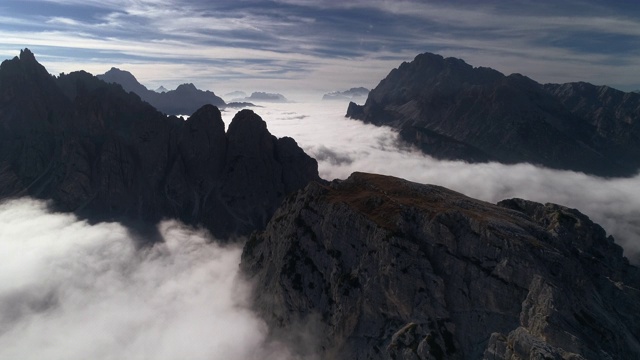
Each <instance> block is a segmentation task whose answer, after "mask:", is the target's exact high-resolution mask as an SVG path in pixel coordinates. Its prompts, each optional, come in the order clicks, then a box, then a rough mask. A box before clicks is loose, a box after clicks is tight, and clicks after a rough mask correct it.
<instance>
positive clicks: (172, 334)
mask: <svg viewBox="0 0 640 360" xmlns="http://www.w3.org/2000/svg"><path fill="white" fill-rule="evenodd" d="M260 105H261V106H262V107H256V108H254V111H256V113H258V114H259V115H260V116H262V118H263V119H264V120H265V121H266V122H267V126H268V128H269V130H270V131H271V132H272V133H273V134H274V135H276V136H279V137H281V136H291V137H293V138H294V139H296V141H297V142H298V143H299V144H300V146H301V147H303V148H304V149H305V151H307V153H309V154H310V155H311V156H314V157H315V158H316V159H318V163H319V168H320V174H321V176H322V177H323V178H325V179H329V180H331V179H335V178H346V177H348V176H349V175H350V174H351V173H352V172H354V171H366V172H375V173H381V174H388V175H394V176H398V177H402V178H406V179H409V180H412V181H416V182H420V183H430V184H437V185H441V186H445V187H448V188H451V189H453V190H456V191H459V192H462V193H464V194H466V195H469V196H472V197H475V198H479V199H482V200H485V201H489V202H492V203H495V202H497V201H499V200H502V199H506V198H512V197H521V198H526V199H530V200H535V201H539V202H554V203H558V204H562V205H566V206H569V207H574V208H577V209H579V210H580V211H582V212H583V213H585V214H587V215H588V216H590V217H591V218H592V219H593V220H594V221H596V222H598V223H600V224H601V225H602V226H603V227H604V228H605V229H606V230H607V232H609V233H610V234H613V235H614V236H615V238H616V241H617V242H618V243H619V244H621V245H622V246H623V247H624V249H625V254H626V255H627V256H628V257H630V258H631V259H632V260H634V261H635V262H636V263H637V262H638V261H637V259H638V254H640V243H639V241H638V239H640V177H634V178H628V179H603V178H598V177H593V176H588V175H585V174H581V173H575V172H567V171H557V170H549V169H544V168H540V167H536V166H533V165H529V164H521V165H511V166H510V165H501V164H496V163H489V164H466V163H464V162H456V161H438V160H435V159H433V158H430V157H428V156H425V155H423V154H421V153H420V152H418V151H416V150H415V149H413V148H411V147H410V146H407V145H406V144H401V143H399V142H398V141H397V137H396V134H395V133H394V132H393V130H391V129H389V128H385V127H375V126H371V125H365V124H363V123H361V122H358V121H354V120H349V119H346V118H345V117H344V113H345V111H346V106H347V104H346V103H341V102H316V103H308V102H307V103H286V104H260ZM234 114H235V110H233V111H226V112H224V113H223V118H224V120H225V122H226V123H227V124H228V123H229V122H230V121H231V118H232V117H233V115H234ZM158 230H159V233H160V235H161V237H162V240H163V241H162V242H161V243H157V244H155V245H154V246H152V247H143V248H139V247H136V239H135V238H134V235H132V234H131V232H130V231H128V230H127V228H125V227H123V226H122V225H120V224H117V223H98V224H93V225H92V224H89V223H87V222H86V221H83V220H79V219H78V218H76V217H75V216H74V215H72V214H60V213H51V212H49V211H48V210H47V206H46V203H44V202H42V201H37V200H31V199H19V200H14V201H5V202H3V203H0V359H89V358H90V359H114V360H115V359H212V360H216V359H220V360H222V359H227V360H241V359H250V360H252V359H292V356H291V355H290V351H289V350H288V348H287V346H285V345H284V344H282V343H278V342H274V341H272V340H269V339H268V329H267V327H266V325H265V323H264V322H263V321H262V320H261V319H260V318H259V317H258V316H257V315H256V314H255V313H254V312H253V311H252V310H251V304H250V299H251V291H252V286H251V283H250V282H249V281H247V280H246V279H244V278H243V277H242V274H241V273H240V271H239V263H240V256H241V251H242V249H241V244H235V245H222V244H220V243H218V242H217V241H216V240H215V239H212V238H211V237H210V235H209V234H207V233H206V232H205V231H203V230H199V229H194V228H190V227H186V226H184V225H182V224H180V223H179V222H176V221H164V222H162V223H160V224H159V225H158Z"/></svg>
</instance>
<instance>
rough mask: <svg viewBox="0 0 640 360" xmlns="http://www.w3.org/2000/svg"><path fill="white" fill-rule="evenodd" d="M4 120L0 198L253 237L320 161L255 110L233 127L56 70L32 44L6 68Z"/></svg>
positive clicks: (0, 79) (214, 112) (0, 99)
mask: <svg viewBox="0 0 640 360" xmlns="http://www.w3.org/2000/svg"><path fill="white" fill-rule="evenodd" d="M192 90H193V88H191V87H189V86H185V89H184V91H192ZM0 130H1V131H0V198H9V197H17V196H24V195H30V196H34V197H38V198H42V199H51V200H53V203H54V206H55V208H56V209H59V210H63V211H75V212H77V213H79V214H81V215H83V216H87V217H89V218H91V219H96V220H111V219H115V220H126V221H142V222H147V223H148V222H156V221H158V220H160V219H162V218H167V217H168V218H177V219H181V220H182V221H185V222H186V223H188V224H201V225H204V226H206V227H207V228H208V229H209V230H210V231H211V232H212V233H213V234H214V235H216V236H218V237H221V238H228V237H230V236H233V235H246V234H249V233H250V232H251V231H253V230H255V229H259V228H262V227H263V226H264V225H265V224H266V222H267V220H268V219H269V217H270V215H271V214H272V213H273V211H274V209H275V208H276V207H277V206H278V204H279V203H280V201H281V199H282V198H283V197H284V196H285V195H286V194H288V193H290V192H292V191H295V190H297V189H300V188H302V187H304V185H305V184H306V183H307V182H308V181H309V180H319V177H318V172H317V163H316V161H315V160H314V159H312V158H310V157H309V156H307V155H306V154H305V153H304V152H303V151H302V150H301V149H300V148H299V147H298V146H297V145H296V143H295V141H294V140H292V139H290V138H281V139H277V138H275V137H274V136H272V135H271V134H270V133H269V132H268V130H267V128H266V125H265V123H264V121H262V120H261V119H260V117H259V116H258V115H256V114H254V113H253V112H251V111H241V112H239V113H238V114H237V115H236V116H235V117H234V119H233V121H232V122H231V124H230V125H229V130H228V131H227V132H226V133H225V127H224V123H223V121H222V118H221V116H220V111H219V110H218V108H216V107H215V106H212V105H205V106H203V107H201V108H200V109H198V110H197V111H196V112H195V113H193V115H192V116H191V117H190V118H189V119H188V120H187V121H183V120H181V119H178V118H176V117H175V116H166V115H164V114H162V113H161V112H159V111H157V110H156V109H155V108H153V107H152V106H151V105H149V104H148V103H146V102H143V101H142V100H141V99H140V97H139V96H138V95H136V94H134V93H127V92H125V91H123V89H122V87H121V86H120V85H115V84H107V83H105V82H103V81H101V80H99V79H98V78H96V77H94V76H92V75H90V74H88V73H86V72H74V73H71V74H68V75H61V76H60V77H58V78H55V77H53V76H51V75H49V74H48V73H47V71H46V70H45V69H44V67H42V66H41V65H40V64H38V63H37V62H36V60H35V58H34V56H33V54H32V53H31V52H29V51H28V50H26V49H25V50H24V51H23V52H22V53H21V55H20V58H18V57H16V58H14V59H12V60H7V61H4V62H3V63H2V65H1V66H0Z"/></svg>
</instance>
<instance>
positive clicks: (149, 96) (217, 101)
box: [97, 68, 225, 115]
mask: <svg viewBox="0 0 640 360" xmlns="http://www.w3.org/2000/svg"><path fill="white" fill-rule="evenodd" d="M97 77H98V78H99V79H101V80H104V81H106V82H108V83H114V84H119V85H120V86H122V88H123V89H124V90H126V91H130V92H134V93H135V94H136V95H138V96H140V98H141V99H142V100H144V101H146V102H148V103H149V104H151V105H153V107H155V108H156V109H158V110H160V111H162V112H164V113H166V114H170V115H188V114H192V113H193V112H195V111H196V110H198V109H199V108H200V107H202V106H204V105H214V106H217V107H223V106H225V102H224V100H222V98H220V97H219V96H217V95H216V94H215V93H213V92H211V91H208V90H207V91H203V90H199V89H198V88H196V87H195V85H193V84H182V85H180V86H178V87H177V88H176V89H175V90H170V91H164V92H156V91H153V90H149V89H147V88H146V87H145V86H144V85H142V84H140V83H139V82H138V80H137V79H136V78H135V77H134V76H133V74H131V73H130V72H128V71H124V70H120V69H117V68H111V70H109V71H107V72H106V73H104V74H102V75H98V76H97Z"/></svg>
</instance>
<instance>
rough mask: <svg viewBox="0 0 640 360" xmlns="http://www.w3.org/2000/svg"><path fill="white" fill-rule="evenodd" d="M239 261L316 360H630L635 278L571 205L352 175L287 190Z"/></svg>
mask: <svg viewBox="0 0 640 360" xmlns="http://www.w3.org/2000/svg"><path fill="white" fill-rule="evenodd" d="M241 267H242V269H243V271H244V272H245V274H247V276H248V277H249V278H251V279H253V281H255V284H256V290H255V306H256V309H257V310H258V311H259V312H260V313H261V314H262V315H263V317H264V318H265V320H266V321H267V323H268V324H270V325H271V327H272V328H273V329H275V330H274V336H277V334H282V333H286V332H287V329H292V324H299V323H301V322H304V321H305V319H307V318H309V317H315V318H318V319H320V320H321V321H320V325H319V326H317V332H316V334H315V335H316V337H317V339H318V341H317V344H316V346H315V347H311V348H308V349H301V350H300V352H301V354H302V355H305V354H306V355H309V354H316V355H319V356H320V357H321V358H325V359H482V358H486V359H556V358H557V359H581V358H585V359H606V358H611V359H635V358H637V357H638V356H640V338H639V337H638V334H640V315H639V314H640V291H639V290H638V289H639V288H640V277H639V276H638V274H637V269H636V268H635V267H633V266H631V265H629V263H628V262H627V259H626V258H624V257H623V256H622V249H621V248H620V247H619V246H618V245H616V244H615V243H614V241H613V239H612V238H611V237H609V236H607V235H606V233H605V231H604V230H603V229H602V228H601V227H600V226H598V225H597V224H594V223H593V222H592V221H591V220H589V218H588V217H586V216H585V215H583V214H581V213H580V212H578V211H577V210H574V209H569V208H566V207H562V206H559V205H554V204H546V205H544V204H538V203H534V202H529V201H526V200H521V199H512V200H507V201H503V202H501V203H499V204H498V205H493V204H489V203H486V202H482V201H479V200H475V199H471V198H469V197H466V196H464V195H462V194H459V193H456V192H454V191H451V190H448V189H445V188H442V187H438V186H433V185H421V184H416V183H411V182H408V181H405V180H401V179H398V178H393V177H388V176H382V175H373V174H364V173H354V174H353V175H351V177H349V178H348V179H347V180H344V181H337V180H336V181H334V182H332V183H330V184H329V185H323V184H319V183H311V184H309V185H308V186H307V187H306V188H305V189H304V190H301V191H298V192H297V193H295V194H293V195H291V196H289V197H288V198H287V199H286V200H285V201H284V203H283V205H282V206H281V207H280V208H279V209H278V210H276V212H275V214H274V216H273V218H272V219H271V221H270V222H269V224H268V225H267V227H266V230H264V231H262V232H259V233H256V234H254V235H253V236H252V237H251V238H250V240H249V241H248V242H247V243H246V245H245V248H244V252H243V255H242V263H241Z"/></svg>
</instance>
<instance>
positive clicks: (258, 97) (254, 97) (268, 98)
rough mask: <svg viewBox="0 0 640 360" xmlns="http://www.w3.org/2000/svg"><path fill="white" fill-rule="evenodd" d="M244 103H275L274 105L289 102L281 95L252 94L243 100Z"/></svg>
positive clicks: (258, 92)
mask: <svg viewBox="0 0 640 360" xmlns="http://www.w3.org/2000/svg"><path fill="white" fill-rule="evenodd" d="M244 100H245V101H256V102H276V103H285V102H289V100H287V98H285V97H284V95H282V94H275V93H266V92H260V91H257V92H253V93H251V96H249V97H246V98H244Z"/></svg>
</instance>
